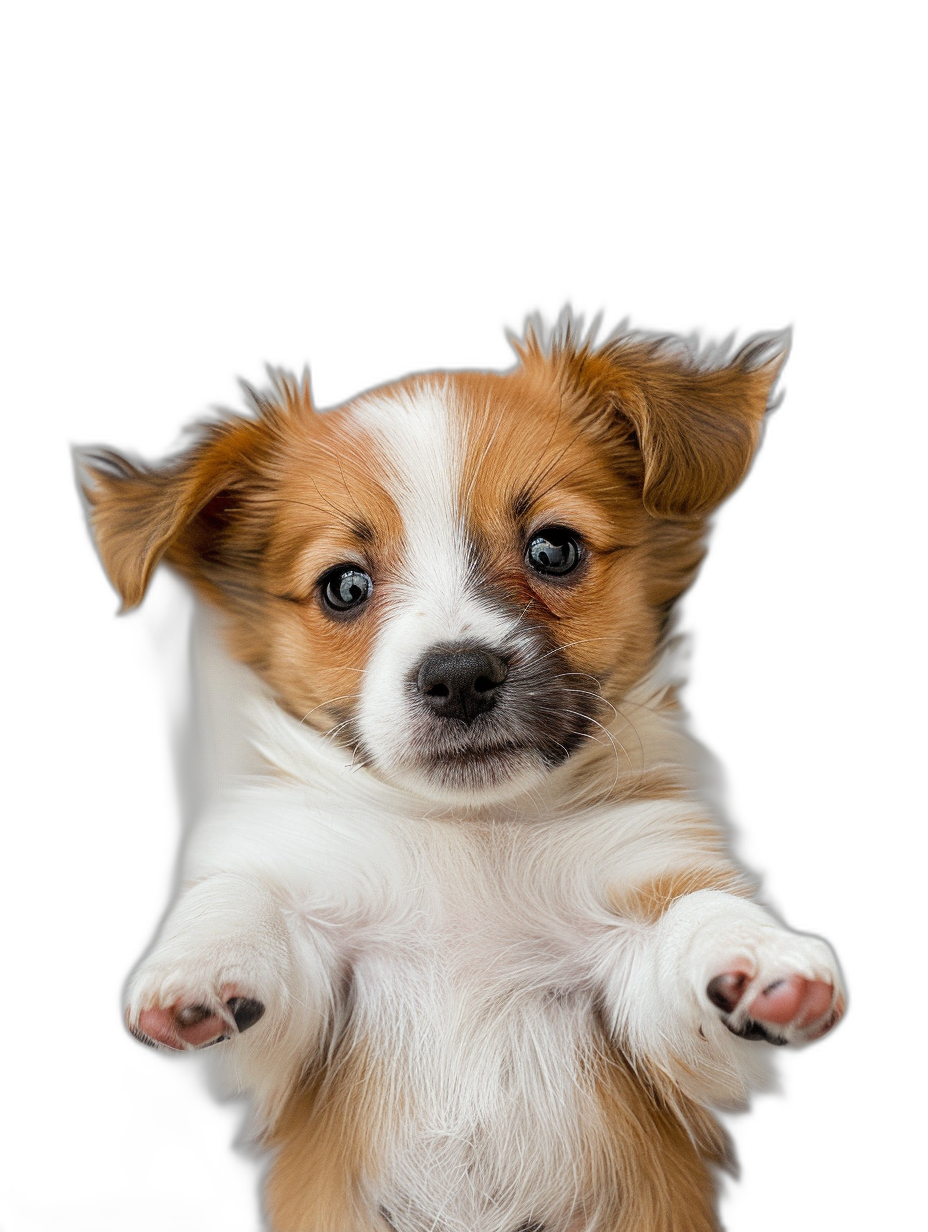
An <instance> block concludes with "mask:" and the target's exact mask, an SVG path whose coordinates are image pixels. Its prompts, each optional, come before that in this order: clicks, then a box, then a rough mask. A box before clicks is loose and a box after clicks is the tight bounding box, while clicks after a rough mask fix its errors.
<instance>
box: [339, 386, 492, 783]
mask: <svg viewBox="0 0 928 1232" xmlns="http://www.w3.org/2000/svg"><path fill="white" fill-rule="evenodd" d="M458 399H459V395H457V393H456V391H455V390H454V387H453V385H452V384H451V383H450V382H442V383H438V382H436V383H434V384H423V385H422V386H420V387H418V388H412V389H403V388H400V389H397V390H395V391H391V392H390V393H388V394H374V395H372V396H370V397H368V398H365V399H363V400H361V401H359V402H358V403H356V404H355V412H354V413H355V415H356V417H357V422H358V426H359V427H360V428H362V429H363V430H364V432H365V433H366V434H367V435H369V436H370V437H371V438H372V439H373V441H374V442H376V444H377V445H378V446H379V450H378V463H377V465H378V466H379V467H382V468H383V471H382V475H381V478H382V481H384V482H385V483H386V486H387V487H388V488H389V491H390V494H391V496H392V497H393V499H394V501H395V502H396V505H397V508H398V510H399V513H400V517H401V518H402V522H403V552H404V555H403V560H402V562H401V564H400V567H399V570H398V576H397V579H396V582H395V584H394V586H393V589H392V593H391V605H390V610H389V612H388V614H387V616H386V618H385V620H384V622H383V624H382V626H381V629H380V632H379V634H378V637H377V641H376V643H375V645H374V649H373V652H372V655H371V659H370V662H369V663H368V665H367V674H366V676H365V678H364V685H363V687H362V690H361V704H360V707H359V711H358V725H359V728H360V732H361V736H362V738H363V741H364V744H365V746H366V748H367V750H368V752H369V753H371V754H372V755H373V756H374V758H375V760H376V761H377V763H378V764H379V765H380V766H381V768H382V769H385V770H389V769H390V768H391V767H393V768H395V767H396V765H397V763H398V762H400V761H402V760H403V759H404V756H405V755H408V753H409V751H410V750H409V738H410V734H411V733H410V725H411V723H412V722H413V719H414V716H413V713H412V707H413V704H414V701H415V699H414V698H412V697H411V696H410V688H409V680H410V678H411V675H412V673H413V672H414V669H415V668H416V666H417V664H418V663H419V662H420V661H421V659H422V658H423V656H424V655H425V654H426V653H427V652H428V651H429V650H430V649H431V648H432V647H433V646H437V645H443V644H444V645H447V644H449V643H454V642H459V641H467V642H470V643H476V644H479V645H481V646H486V647H487V648H488V649H493V648H494V647H496V646H499V645H500V644H501V643H502V642H503V640H504V639H505V637H506V635H507V633H508V632H509V631H510V629H511V627H512V621H511V620H510V619H507V618H506V617H505V616H504V615H503V614H502V613H500V612H498V611H496V610H494V608H493V606H492V605H491V604H490V603H489V602H487V600H486V599H482V598H481V595H480V579H479V577H478V576H475V574H474V572H473V560H472V555H471V549H470V545H469V541H468V532H467V526H466V519H465V513H464V509H463V504H464V494H463V493H462V481H463V474H464V463H465V459H466V454H467V441H466V409H465V408H464V407H462V406H461V404H460V402H459V400H458ZM374 585H375V586H376V585H377V579H376V578H375V579H374Z"/></svg>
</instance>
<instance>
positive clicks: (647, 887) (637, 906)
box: [609, 862, 756, 924]
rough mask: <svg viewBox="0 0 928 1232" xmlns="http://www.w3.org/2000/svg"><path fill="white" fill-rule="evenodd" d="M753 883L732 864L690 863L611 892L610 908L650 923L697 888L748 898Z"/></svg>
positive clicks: (752, 888)
mask: <svg viewBox="0 0 928 1232" xmlns="http://www.w3.org/2000/svg"><path fill="white" fill-rule="evenodd" d="M755 889H756V887H755V886H753V885H752V883H751V881H750V879H749V878H748V877H747V876H745V874H744V873H742V872H741V870H740V869H738V868H735V866H734V865H733V864H728V863H725V864H721V863H709V862H706V863H703V864H691V865H689V866H687V867H684V868H680V869H676V870H674V871H673V872H670V873H663V874H661V875H660V876H658V877H652V878H650V879H649V880H648V881H646V882H644V883H643V884H641V885H637V886H632V887H629V888H622V889H617V890H615V891H613V893H612V895H611V896H610V903H609V905H610V907H611V908H612V910H613V911H615V913H616V915H621V916H632V917H634V918H636V919H640V920H644V921H646V922H647V923H649V924H650V923H653V922H654V921H655V920H658V919H660V917H661V916H662V915H663V914H664V912H665V911H667V909H668V908H669V907H672V906H673V904H674V903H675V902H677V900H678V899H681V898H684V897H685V896H686V895H688V894H695V893H696V892H697V891H699V890H720V891H722V892H723V893H725V894H737V895H738V896H739V897H742V898H750V897H751V896H752V895H753V893H754V890H755Z"/></svg>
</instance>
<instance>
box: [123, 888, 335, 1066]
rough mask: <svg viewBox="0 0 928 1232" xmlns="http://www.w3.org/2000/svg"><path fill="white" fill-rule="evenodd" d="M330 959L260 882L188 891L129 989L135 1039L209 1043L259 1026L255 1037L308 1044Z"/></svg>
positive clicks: (321, 1006) (316, 1026)
mask: <svg viewBox="0 0 928 1232" xmlns="http://www.w3.org/2000/svg"><path fill="white" fill-rule="evenodd" d="M326 967H327V964H326V962H325V956H324V954H323V953H322V952H321V951H320V949H319V948H318V946H316V945H314V944H313V942H312V940H311V939H310V938H308V937H307V935H306V933H305V930H301V931H299V932H297V931H295V930H294V929H293V928H292V927H291V926H290V923H289V921H288V919H287V917H286V916H285V915H284V913H283V911H282V910H281V905H280V902H279V900H278V899H277V897H276V896H275V895H274V894H273V893H272V892H271V890H270V889H269V888H268V887H267V886H266V885H263V884H261V883H259V882H256V881H253V880H251V879H246V878H244V877H240V876H236V875H232V874H219V875H216V876H212V877H208V878H206V879H205V880H203V881H200V882H197V883H196V884H194V885H192V886H190V887H189V888H188V889H186V890H184V891H182V893H181V895H180V897H179V899H178V901H177V902H176V903H175V904H174V906H173V908H172V909H171V911H170V913H169V915H168V917H167V919H166V920H165V922H164V925H163V927H162V929H161V932H160V934H159V936H158V940H157V942H156V944H155V946H154V948H153V949H152V951H151V953H150V954H149V955H148V956H147V957H146V958H145V959H144V961H143V962H142V963H141V965H140V966H139V967H138V969H137V970H136V972H135V973H134V975H133V976H132V979H131V980H130V983H129V988H128V1005H127V1009H126V1020H127V1022H128V1025H129V1028H130V1030H131V1031H132V1033H133V1034H134V1035H136V1036H137V1038H139V1039H141V1040H142V1041H143V1042H145V1043H150V1044H155V1045H161V1046H164V1047H167V1048H175V1049H181V1048H203V1047H207V1046H209V1045H211V1044H216V1043H219V1042H220V1041H222V1040H225V1039H238V1037H239V1036H240V1035H242V1034H243V1032H245V1031H247V1030H249V1029H251V1028H254V1029H255V1036H257V1037H259V1039H255V1037H251V1038H252V1039H253V1040H254V1042H255V1043H260V1044H261V1045H262V1046H264V1047H267V1046H277V1047H278V1048H279V1046H280V1045H281V1043H282V1042H283V1041H285V1040H286V1041H288V1042H289V1043H290V1044H291V1045H294V1046H295V1045H297V1044H299V1045H301V1046H305V1045H307V1044H309V1043H310V1042H311V1040H312V1037H313V1035H314V1034H316V1033H318V1031H319V1030H320V1029H321V1025H322V1021H323V1019H324V1014H325V1008H326V1004H327V1001H328V994H329V978H328V972H327V970H326Z"/></svg>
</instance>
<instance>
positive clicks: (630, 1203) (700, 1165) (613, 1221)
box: [593, 1035, 731, 1232]
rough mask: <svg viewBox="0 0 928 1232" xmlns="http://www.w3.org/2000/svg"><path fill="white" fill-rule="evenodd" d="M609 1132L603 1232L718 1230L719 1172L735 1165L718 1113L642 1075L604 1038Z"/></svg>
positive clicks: (600, 1171)
mask: <svg viewBox="0 0 928 1232" xmlns="http://www.w3.org/2000/svg"><path fill="white" fill-rule="evenodd" d="M594 1077H595V1084H596V1091H597V1095H598V1099H599V1102H600V1105H601V1108H602V1113H603V1125H604V1127H605V1132H604V1134H603V1136H602V1138H601V1139H600V1140H599V1142H598V1143H597V1146H598V1152H597V1155H596V1158H595V1175H594V1178H593V1182H594V1184H593V1192H594V1193H596V1195H597V1197H598V1198H599V1199H600V1201H601V1202H602V1203H603V1204H604V1205H603V1207H601V1208H600V1209H598V1210H597V1215H598V1216H599V1218H598V1219H597V1221H596V1227H597V1229H602V1232H718V1228H719V1223H718V1219H717V1217H716V1215H715V1209H714V1207H715V1189H716V1185H715V1178H714V1170H715V1169H719V1168H727V1167H729V1166H730V1162H731V1157H730V1150H729V1144H728V1141H727V1138H726V1136H725V1133H724V1131H723V1130H722V1129H721V1127H720V1126H719V1125H718V1123H717V1122H716V1120H715V1118H714V1117H713V1116H712V1115H711V1113H709V1112H707V1111H706V1110H705V1109H704V1108H702V1107H700V1106H699V1105H698V1104H696V1103H694V1102H693V1101H692V1100H689V1099H687V1098H686V1097H685V1096H683V1095H681V1094H680V1092H679V1091H678V1090H676V1089H668V1090H666V1091H665V1090H662V1089H661V1088H660V1087H659V1086H658V1085H657V1084H655V1083H652V1082H649V1080H648V1078H647V1077H646V1076H645V1075H642V1074H638V1073H635V1072H634V1071H633V1070H632V1069H631V1067H630V1066H629V1064H628V1062H627V1061H626V1059H625V1058H624V1056H623V1055H622V1054H621V1052H619V1050H618V1049H617V1048H616V1047H615V1046H614V1045H613V1044H612V1043H611V1042H610V1041H609V1040H608V1038H607V1037H606V1036H605V1035H604V1036H603V1044H602V1053H601V1057H600V1061H599V1064H598V1068H597V1072H596V1074H595V1076H594Z"/></svg>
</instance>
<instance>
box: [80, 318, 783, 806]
mask: <svg viewBox="0 0 928 1232" xmlns="http://www.w3.org/2000/svg"><path fill="white" fill-rule="evenodd" d="M772 352H773V347H771V345H770V344H769V342H766V341H764V342H760V343H757V344H754V345H753V347H749V348H745V349H744V350H743V351H742V352H741V353H740V354H739V355H738V356H736V357H735V358H734V359H733V360H732V361H730V362H729V363H727V364H725V365H724V366H721V367H717V368H714V369H713V368H705V367H697V366H695V365H694V364H693V363H692V361H691V360H689V359H687V358H686V356H685V354H682V353H681V352H680V351H679V349H676V348H673V347H670V346H668V345H667V344H657V343H653V342H649V341H643V340H639V339H634V338H632V339H628V338H626V339H619V340H616V341H614V342H612V343H610V344H607V345H606V347H604V348H602V349H601V350H599V351H595V350H593V349H592V348H591V347H588V346H583V345H580V346H574V345H572V344H571V342H570V339H569V338H566V339H565V340H563V341H562V342H560V343H556V344H554V345H553V346H552V347H551V348H550V349H549V350H545V349H543V348H542V347H541V346H540V345H539V344H538V343H537V342H536V340H535V339H534V338H533V337H532V336H530V337H529V339H528V341H527V342H526V344H525V345H524V346H523V347H521V348H520V355H521V360H522V362H521V365H520V367H519V368H517V369H516V370H515V371H514V372H512V373H509V374H505V375H480V374H467V373H459V374H438V375H434V376H428V377H416V378H409V379H407V380H405V381H402V382H400V383H398V384H396V385H392V386H388V387H385V388H383V389H381V390H378V391H376V392H374V393H372V394H368V395H366V396H364V397H362V398H359V399H358V400H356V401H354V402H352V403H349V404H347V405H346V406H344V407H341V408H339V409H337V410H334V411H330V412H327V413H325V414H318V413H316V412H315V411H314V410H313V409H312V406H311V404H310V399H309V392H308V389H307V388H306V387H305V386H303V387H297V386H296V385H295V384H294V383H292V382H291V381H289V380H287V379H286V378H281V379H280V380H279V381H278V385H277V389H276V391H275V393H274V394H273V395H272V396H270V397H268V398H260V399H258V400H257V411H258V414H257V417H256V418H254V419H244V418H242V419H233V420H230V421H228V422H227V423H224V424H221V425H214V426H213V427H211V428H210V429H208V430H207V431H206V433H205V435H204V437H203V439H202V440H201V442H200V443H199V444H198V445H197V446H195V447H194V449H193V450H191V451H190V452H189V453H188V454H186V455H185V456H183V457H181V458H180V459H178V460H177V461H176V462H174V463H172V464H169V465H168V466H166V467H163V468H161V469H158V470H147V469H146V470H143V469H140V468H137V467H134V466H132V465H131V464H129V463H127V462H125V460H123V459H121V458H119V457H118V456H117V455H114V454H105V455H101V456H100V458H99V460H98V466H97V468H96V469H95V470H94V471H93V476H94V479H95V484H96V486H95V487H94V489H93V490H92V492H91V500H92V502H93V504H94V525H95V529H96V532H97V536H98V541H99V543H100V548H101V554H102V556H103V559H104V563H105V564H106V566H107V569H108V571H109V573H110V576H111V577H112V578H113V581H114V582H115V584H116V585H117V587H118V589H119V590H120V591H121V593H122V595H123V599H124V602H125V604H126V605H127V606H131V605H133V604H134V603H136V602H138V601H139V599H140V598H141V596H142V594H143V593H144V589H145V586H146V584H147V580H148V576H149V575H150V572H151V570H152V569H153V568H154V566H155V564H156V563H157V561H158V559H160V558H161V557H162V556H163V557H164V558H166V559H167V560H168V561H169V562H171V563H172V564H174V565H175V566H176V567H177V568H178V569H179V570H180V571H181V572H182V573H184V574H185V575H186V576H187V577H188V578H189V579H190V580H191V581H192V582H193V583H194V585H195V586H196V587H197V588H198V589H199V590H200V591H201V593H203V594H204V595H205V597H206V598H207V599H209V600H211V601H213V602H215V603H217V604H219V605H220V606H221V608H222V609H223V610H224V611H225V612H226V613H227V616H228V625H229V631H230V636H231V640H232V647H233V651H234V653H236V654H237V656H238V657H240V658H241V659H243V660H244V661H245V662H247V663H249V664H250V665H252V666H253V667H254V668H255V669H256V670H257V671H258V672H259V673H260V674H261V675H262V676H263V677H264V679H265V680H266V681H267V682H268V684H269V685H270V686H271V688H272V689H273V691H274V693H275V694H276V696H277V698H278V699H279V701H280V702H281V704H282V705H283V706H284V707H285V708H286V709H287V710H288V711H289V712H290V713H291V714H292V715H294V716H295V717H296V718H298V719H299V720H300V721H301V722H304V723H306V724H308V725H310V726H312V727H313V728H315V729H317V730H318V731H321V732H324V733H327V734H329V736H330V737H331V738H332V739H334V740H338V741H340V742H342V743H344V744H346V745H348V746H350V747H351V748H352V749H353V750H354V752H355V755H356V757H357V759H358V760H359V761H360V762H362V763H364V764H366V765H368V766H369V767H370V768H371V769H373V770H374V771H375V773H377V774H379V775H380V776H382V777H383V778H385V779H386V780H387V781H390V782H393V783H395V784H397V785H400V786H403V787H406V788H408V789H411V790H413V791H414V792H416V793H417V794H420V795H423V796H426V797H429V798H433V799H437V800H446V801H456V802H461V803H481V802H485V801H489V800H494V799H503V798H505V797H507V796H511V795H513V794H515V793H518V792H520V791H522V790H525V789H528V788H530V787H531V786H532V785H533V784H535V783H536V782H537V781H538V780H539V779H540V778H541V777H542V776H543V775H544V774H545V773H546V772H547V771H549V770H550V769H551V768H553V767H555V766H558V765H560V764H561V763H563V762H564V761H565V760H566V759H568V758H569V757H570V756H571V754H572V753H573V752H574V751H575V750H576V749H578V748H579V747H580V746H581V745H582V744H583V742H584V740H585V738H586V737H588V736H590V735H595V734H596V733H597V732H598V731H599V730H600V726H601V725H602V724H608V717H609V714H610V713H611V707H613V706H617V705H620V703H621V699H622V698H623V696H624V695H625V693H626V692H627V691H628V689H629V688H630V687H631V686H632V685H633V684H634V683H635V682H636V681H637V680H638V679H640V677H641V676H642V675H643V674H644V673H645V672H646V670H647V669H648V666H649V665H650V663H651V661H652V659H653V657H654V653H655V650H656V648H657V645H658V642H659V639H660V636H661V631H662V628H663V626H664V623H665V620H666V615H667V612H668V609H669V607H670V605H671V604H672V602H673V600H674V599H675V598H676V597H677V596H678V595H679V593H680V592H681V591H682V590H683V589H684V588H685V586H686V585H687V584H688V582H689V581H690V580H691V578H692V576H693V573H694V571H695V569H696V567H697V565H698V562H699V558H700V555H701V548H700V541H701V537H702V530H703V520H704V517H705V514H706V513H707V512H708V511H709V510H710V509H711V508H713V507H714V505H715V504H717V503H718V501H719V500H720V499H722V498H723V497H724V496H725V495H727V493H728V492H729V491H730V490H731V489H732V488H733V487H734V486H735V485H736V483H737V482H738V481H739V480H740V478H741V476H742V474H743V473H744V470H745V469H746V467H747V465H748V463H749V461H750V457H751V454H752V452H753V449H754V446H755V443H756V439H757V433H758V429H759V425H760V422H761V419H762V416H763V413H764V410H765V408H766V404H767V396H768V393H769V388H770V385H771V383H772V381H773V379H774V377H775V375H776V370H777V368H778V366H779V363H780V359H781V356H780V355H778V354H775V353H772Z"/></svg>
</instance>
